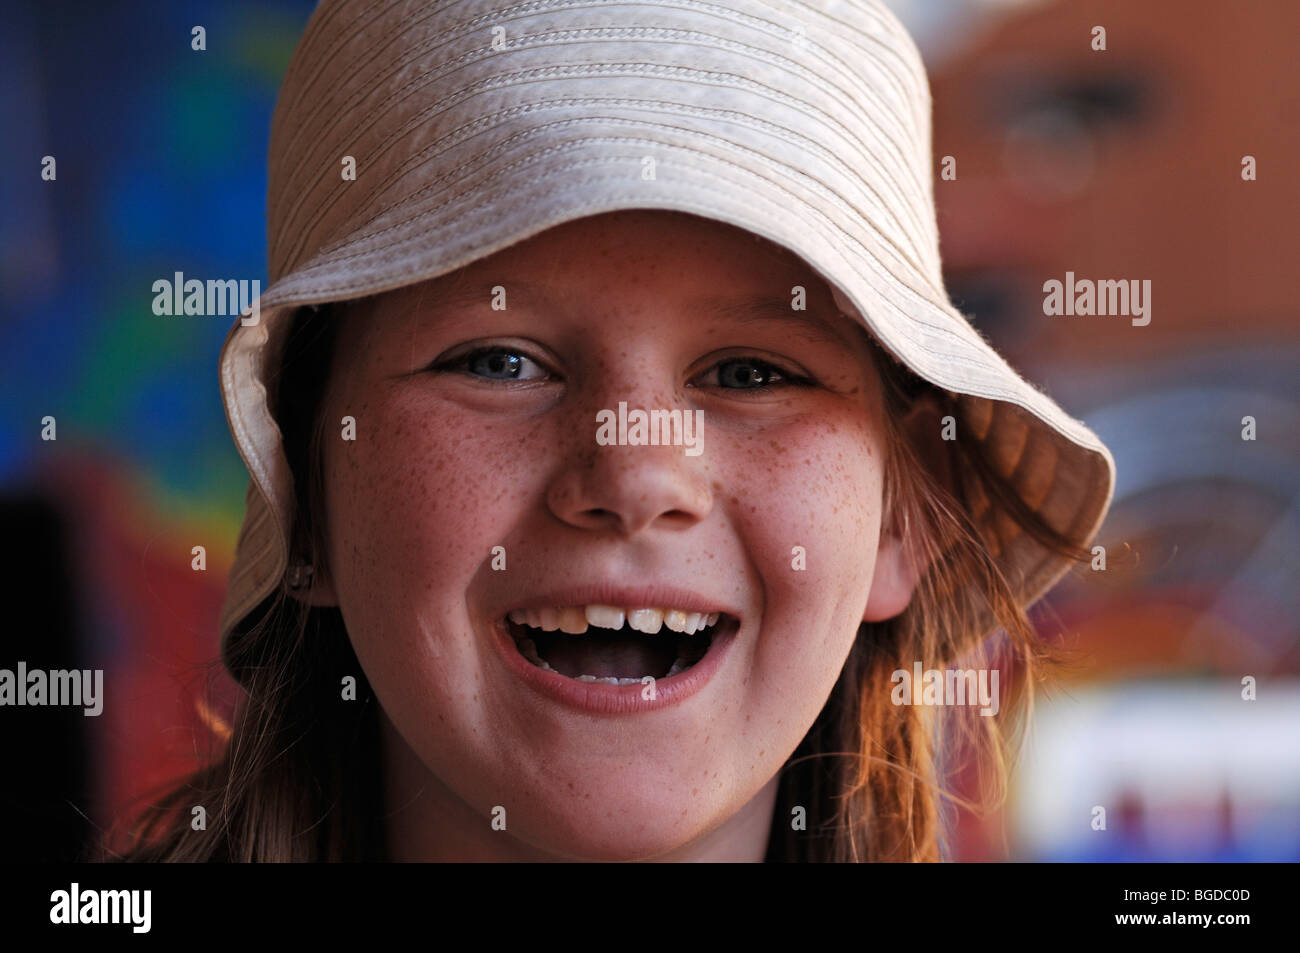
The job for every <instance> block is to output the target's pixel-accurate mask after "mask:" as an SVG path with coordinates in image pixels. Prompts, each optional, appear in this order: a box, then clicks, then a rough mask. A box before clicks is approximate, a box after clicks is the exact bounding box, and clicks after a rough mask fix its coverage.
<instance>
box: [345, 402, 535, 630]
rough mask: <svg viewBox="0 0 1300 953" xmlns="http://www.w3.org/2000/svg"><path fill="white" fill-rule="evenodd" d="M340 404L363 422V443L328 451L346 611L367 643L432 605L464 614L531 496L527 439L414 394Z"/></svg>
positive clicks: (358, 434) (360, 437)
mask: <svg viewBox="0 0 1300 953" xmlns="http://www.w3.org/2000/svg"><path fill="white" fill-rule="evenodd" d="M352 408H355V409H352ZM336 409H337V414H336V415H334V417H333V419H335V420H338V419H339V418H340V417H341V416H342V415H343V414H351V415H352V416H354V417H356V420H357V428H356V440H355V441H343V440H337V441H335V442H334V444H333V445H332V446H330V447H328V448H327V449H326V453H325V464H326V486H327V493H326V496H327V502H328V516H327V519H328V524H329V527H330V557H331V569H332V570H333V574H334V576H335V579H334V582H335V586H336V592H337V595H338V597H339V601H340V603H341V604H342V606H343V607H344V609H345V616H347V617H348V619H349V622H351V621H354V620H355V621H356V622H358V623H360V624H359V625H358V626H357V627H356V628H355V629H353V631H354V633H356V634H359V635H361V636H362V637H364V633H366V632H368V631H371V627H370V626H369V625H367V624H366V623H367V622H368V621H377V622H378V623H379V624H380V625H381V627H386V626H384V625H383V623H384V622H385V621H386V620H391V621H392V622H394V623H408V622H410V621H411V620H412V618H413V616H414V614H415V613H417V612H418V611H420V607H422V606H424V607H428V608H427V609H426V610H425V611H429V612H438V611H444V610H445V611H451V610H452V609H454V608H456V607H458V606H459V607H463V605H464V596H465V592H466V587H467V585H468V583H469V581H470V580H471V579H472V578H473V576H474V574H475V573H477V572H479V571H481V570H482V569H483V567H484V566H485V564H487V563H488V561H489V560H490V559H491V550H492V547H493V546H495V545H497V544H499V543H502V542H503V540H502V539H500V538H498V533H497V532H496V525H497V524H499V523H502V522H503V521H504V520H506V519H508V516H509V509H510V507H511V506H512V505H513V504H512V501H516V500H520V499H523V498H525V494H524V493H523V491H522V485H521V484H522V482H524V481H526V480H527V468H521V467H520V466H519V459H518V450H517V448H518V445H519V443H518V437H519V435H518V434H513V435H510V436H507V435H506V434H504V433H497V432H496V431H495V428H494V426H493V425H492V424H485V423H484V422H483V420H482V419H481V418H478V419H475V420H474V421H473V422H472V424H471V423H470V422H469V421H467V420H462V419H461V418H460V417H458V416H457V415H455V414H454V413H451V414H448V413H439V412H438V410H436V409H434V408H432V407H431V406H429V403H428V402H427V401H426V400H421V399H420V397H419V395H418V394H411V393H407V394H396V393H390V394H383V393H381V394H380V395H379V396H377V397H371V398H368V399H366V400H357V401H355V402H353V403H351V404H349V405H345V404H344V403H342V402H340V403H339V404H337V405H336ZM380 614H382V615H383V616H384V617H385V618H379V615H380ZM372 616H373V617H374V618H373V619H372V618H370V617H372ZM425 621H426V622H433V621H434V620H432V619H430V620H425ZM349 628H350V629H352V627H351V626H349ZM399 628H403V629H406V628H407V627H406V626H399ZM439 628H441V627H439Z"/></svg>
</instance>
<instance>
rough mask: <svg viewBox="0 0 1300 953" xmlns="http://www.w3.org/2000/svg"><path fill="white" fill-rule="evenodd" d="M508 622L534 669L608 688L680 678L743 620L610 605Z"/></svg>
mask: <svg viewBox="0 0 1300 953" xmlns="http://www.w3.org/2000/svg"><path fill="white" fill-rule="evenodd" d="M507 620H508V623H509V630H510V635H511V636H512V637H513V638H514V640H515V645H516V646H517V647H518V649H519V654H520V655H522V656H523V657H524V658H526V659H527V660H528V661H529V662H531V663H532V664H533V665H535V666H537V667H538V668H540V669H543V670H545V671H548V672H555V673H556V674H558V675H563V676H565V677H566V678H572V679H575V680H577V681H580V682H599V683H602V684H606V685H634V684H640V683H641V682H642V680H643V679H645V678H646V677H647V676H649V677H651V678H655V679H664V678H671V677H673V676H674V675H680V674H681V673H682V672H685V671H687V670H688V669H690V668H691V667H692V666H693V665H695V664H696V663H697V662H699V661H700V659H702V658H704V656H705V655H706V654H707V653H708V651H709V647H710V646H711V645H713V640H714V636H715V635H717V634H718V633H719V632H721V631H730V630H731V629H732V628H734V626H735V625H736V622H737V620H736V619H734V618H733V617H732V616H729V615H727V614H726V613H725V612H722V613H719V612H711V613H704V612H689V611H685V610H680V609H643V608H619V607H617V606H605V605H588V606H578V607H569V608H563V609H514V610H512V611H511V612H510V613H509V614H508V615H507Z"/></svg>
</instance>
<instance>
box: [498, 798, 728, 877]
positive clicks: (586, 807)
mask: <svg viewBox="0 0 1300 953" xmlns="http://www.w3.org/2000/svg"><path fill="white" fill-rule="evenodd" d="M694 801H695V799H693V798H686V799H684V800H683V799H677V798H672V799H666V798H663V797H655V796H654V795H651V796H649V797H645V798H634V797H633V798H629V797H619V798H618V799H615V798H612V797H611V798H609V799H604V798H601V796H600V795H599V794H596V793H593V794H592V796H591V799H590V800H587V799H585V798H583V799H581V802H580V805H579V804H575V802H574V801H572V800H570V801H566V802H565V803H562V804H555V805H553V807H554V810H553V811H551V810H547V807H548V805H542V804H537V803H533V804H532V805H530V807H529V810H528V813H527V816H525V817H523V818H520V826H519V827H518V828H517V829H516V830H514V833H515V836H517V837H519V838H520V839H521V840H525V841H527V842H529V843H530V844H532V845H533V846H535V847H538V848H540V849H541V850H544V851H546V852H547V853H550V854H554V855H556V856H558V857H562V858H566V859H569V860H589V861H637V860H652V859H654V858H656V857H661V856H663V855H665V854H669V853H670V852H672V851H674V850H676V849H678V848H681V847H684V846H686V845H687V844H689V843H690V842H691V841H692V840H693V839H694V838H696V837H698V836H699V835H700V834H701V833H702V832H703V831H704V830H706V829H707V821H708V818H707V817H705V816H704V814H705V812H704V811H703V808H704V805H701V804H699V803H694ZM575 807H576V808H577V809H576V810H575Z"/></svg>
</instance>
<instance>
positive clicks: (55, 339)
mask: <svg viewBox="0 0 1300 953" xmlns="http://www.w3.org/2000/svg"><path fill="white" fill-rule="evenodd" d="M890 5H891V6H892V8H893V9H894V10H895V12H897V13H898V14H899V15H900V17H901V18H902V19H903V20H904V21H905V22H906V23H907V24H908V26H909V28H910V29H911V30H912V31H913V33H914V35H915V36H916V38H917V41H918V44H919V45H920V46H921V48H922V53H923V55H924V57H925V59H926V62H927V67H928V69H929V70H930V75H931V83H932V89H933V97H934V122H935V127H934V155H935V176H936V180H935V195H936V200H937V203H938V208H939V224H940V231H941V235H942V252H943V258H944V262H945V273H946V277H947V280H948V283H949V289H950V291H951V293H952V296H953V298H954V300H955V301H956V303H957V304H958V306H959V307H960V308H961V309H962V310H963V311H964V312H965V313H966V314H968V315H970V316H971V317H972V319H973V320H974V321H975V323H976V325H977V326H978V327H979V328H980V330H981V331H982V332H983V333H984V334H985V335H986V336H987V337H988V338H989V339H990V340H991V341H992V342H993V344H994V345H995V346H996V347H998V348H999V349H1000V350H1001V351H1002V353H1003V354H1004V355H1006V357H1007V358H1008V360H1009V361H1010V362H1011V363H1012V364H1013V365H1014V366H1015V367H1017V369H1019V370H1020V371H1021V372H1022V373H1024V374H1025V375H1027V376H1028V377H1029V378H1031V379H1032V380H1034V381H1035V382H1036V383H1038V384H1040V385H1041V386H1042V387H1043V389H1044V390H1045V391H1046V392H1047V393H1048V394H1049V395H1051V396H1052V397H1053V398H1055V399H1056V400H1058V401H1059V402H1060V403H1062V404H1063V405H1064V406H1065V407H1066V408H1067V409H1068V410H1069V411H1070V412H1071V413H1073V414H1074V415H1075V416H1078V417H1079V418H1081V419H1083V420H1084V421H1086V422H1087V423H1088V424H1089V425H1090V426H1091V427H1092V428H1093V429H1094V430H1095V431H1096V432H1097V433H1098V434H1099V435H1100V436H1101V437H1102V439H1103V440H1105V441H1106V442H1107V444H1108V445H1109V446H1110V447H1111V449H1112V451H1113V453H1114V455H1115V458H1116V461H1117V464H1118V468H1119V483H1118V486H1117V490H1116V497H1115V503H1114V506H1113V509H1112V511H1111V515H1110V517H1109V519H1108V520H1107V523H1106V525H1105V527H1104V528H1103V530H1102V533H1101V535H1100V537H1099V539H1098V543H1100V544H1101V545H1104V546H1105V547H1106V550H1107V555H1108V559H1107V569H1106V570H1105V571H1101V572H1094V571H1091V570H1089V569H1087V568H1086V567H1085V568H1084V569H1082V570H1081V571H1079V572H1076V573H1073V574H1072V575H1071V576H1070V577H1069V578H1068V579H1067V580H1066V581H1065V582H1063V583H1062V584H1061V585H1060V586H1059V587H1058V588H1057V589H1056V590H1054V592H1053V594H1052V596H1050V597H1049V598H1048V599H1047V600H1045V601H1044V603H1042V604H1040V606H1039V607H1038V608H1037V609H1036V611H1035V621H1036V622H1037V623H1038V624H1039V626H1040V628H1041V630H1042V631H1043V633H1044V634H1045V635H1049V636H1050V637H1051V638H1053V639H1054V640H1055V641H1057V643H1058V644H1060V645H1061V646H1062V647H1063V648H1064V649H1067V650H1069V651H1070V652H1072V653H1074V655H1075V657H1076V658H1077V661H1076V663H1075V664H1074V665H1072V666H1071V668H1070V669H1069V671H1068V672H1067V673H1066V674H1065V677H1064V680H1063V681H1062V682H1061V683H1059V684H1058V685H1057V686H1056V688H1054V689H1053V690H1052V691H1051V692H1049V693H1048V695H1047V696H1046V697H1043V696H1042V695H1041V694H1040V695H1039V697H1038V698H1037V702H1036V706H1035V711H1034V722H1033V725H1034V727H1033V731H1032V733H1031V734H1030V736H1029V738H1028V741H1027V742H1026V745H1025V747H1024V750H1023V753H1022V756H1021V758H1020V760H1019V761H1018V762H1017V767H1016V770H1015V773H1014V775H1013V778H1012V786H1011V790H1010V792H1009V796H1008V798H1007V801H1006V804H1005V806H1004V807H1003V809H1001V810H999V811H997V812H995V813H993V814H991V815H988V816H984V817H979V816H975V815H973V814H970V813H967V812H957V813H956V814H955V815H954V817H953V823H952V831H951V837H950V844H949V850H948V852H949V855H950V856H951V857H952V858H953V859H956V860H1002V859H1023V860H1194V859H1206V860H1213V859H1233V860H1292V861H1294V860H1300V649H1298V648H1297V645H1298V640H1297V636H1298V635H1300V622H1298V621H1297V620H1298V619H1300V586H1298V585H1297V579H1298V577H1300V572H1298V569H1300V385H1298V383H1297V381H1298V380H1300V374H1298V372H1297V367H1298V365H1300V361H1298V360H1297V358H1298V357H1300V305H1297V303H1296V300H1295V295H1294V294H1293V291H1292V285H1293V283H1294V281H1295V279H1296V277H1297V272H1298V271H1300V269H1297V266H1296V262H1297V250H1298V249H1300V225H1297V223H1296V218H1297V213H1300V180H1298V178H1297V176H1298V175H1300V66H1298V65H1297V61H1296V58H1295V40H1296V37H1297V36H1300V4H1296V3H1294V2H1291V0H1240V2H1238V3H1234V4H1221V3H1218V2H1213V0H1194V2H1177V0H1167V2H1163V0H1149V2H1144V3H1132V2H1130V0H965V2H962V0H928V2H927V0H892V2H891V3H890ZM313 6H314V4H313V3H312V2H309V0H259V2H256V3H253V2H247V3H236V2H211V3H199V2H188V0H176V2H170V3H167V4H127V3H114V2H100V3H79V2H62V3H59V4H49V3H36V2H14V0H7V2H5V3H4V5H3V10H4V23H5V29H4V30H3V31H0V74H2V75H3V82H2V83H0V130H3V141H4V143H5V147H4V148H3V149H0V208H2V209H3V213H2V214H0V367H2V368H3V374H2V376H0V379H2V380H3V393H4V410H3V413H2V414H0V532H3V534H4V536H5V537H6V538H8V539H10V540H13V541H16V542H17V545H14V546H10V547H8V548H7V549H6V550H5V552H4V555H3V556H2V557H0V559H3V572H2V573H0V580H3V586H4V588H5V594H6V596H7V603H8V604H9V605H10V606H12V607H14V608H13V612H12V619H13V621H12V622H11V624H10V625H9V626H8V627H7V631H6V634H5V637H4V640H3V646H2V648H0V667H3V668H10V669H12V668H14V667H15V665H16V663H17V661H18V660H20V659H21V660H24V661H26V663H27V665H28V667H29V668H44V669H57V668H102V669H104V672H105V676H104V679H105V684H106V686H108V687H107V689H106V691H107V692H111V698H110V702H111V703H110V704H107V705H105V707H104V712H103V714H102V715H101V716H99V717H97V718H87V717H84V716H83V715H82V713H81V710H80V709H31V708H24V709H17V708H7V709H5V710H4V711H3V712H0V751H4V752H5V753H6V755H5V756H6V759H7V761H8V763H7V765H6V767H7V768H14V767H16V766H19V765H21V766H24V767H23V769H22V770H21V772H19V771H13V770H11V771H7V772H6V773H7V775H8V777H9V778H11V779H12V778H13V777H14V776H15V775H16V774H21V775H22V777H23V780H22V782H21V783H19V784H15V783H13V782H12V780H11V781H10V782H9V783H6V784H5V785H4V786H3V788H4V789H3V790H0V812H3V816H5V817H6V818H7V820H8V821H9V822H10V823H9V829H10V830H11V831H12V832H13V834H12V835H10V836H6V838H4V839H3V842H2V843H3V845H4V846H3V847H0V852H2V853H0V859H7V860H12V859H47V860H54V859H72V858H75V857H77V856H78V853H79V851H80V850H81V849H82V848H83V846H84V845H85V844H86V843H87V842H88V840H89V839H90V838H91V837H93V836H94V835H95V834H96V833H97V832H98V831H100V830H102V829H103V828H104V827H106V826H108V825H109V824H110V823H111V822H112V821H113V819H114V818H116V817H119V816H121V814H122V813H123V811H124V810H125V809H126V806H127V805H128V804H129V803H130V801H131V799H132V798H136V797H139V796H141V795H143V794H144V793H146V792H147V791H149V790H151V789H153V788H155V787H156V786H157V785H159V784H161V783H163V782H166V781H168V780H170V779H173V778H176V777H178V776H179V775H181V774H183V773H185V772H186V771H187V770H190V769H191V768H193V767H194V766H196V765H197V763H198V761H199V759H200V758H201V757H202V755H203V754H204V753H205V752H206V751H207V750H208V748H209V745H210V744H211V743H212V740H213V739H214V738H220V737H221V736H222V735H223V733H224V732H225V731H226V730H227V729H226V725H227V724H228V721H229V717H230V713H231V709H232V705H233V702H234V699H235V697H236V694H237V692H236V690H235V688H234V686H233V683H231V682H230V680H229V679H228V678H227V677H226V676H225V675H224V673H222V672H221V670H220V668H219V666H217V665H215V664H214V661H215V658H216V653H217V641H216V638H217V616H218V612H219V608H220V604H221V598H222V594H223V592H224V586H225V576H226V571H227V569H228V567H229V563H230V558H231V555H232V553H233V548H234V541H235V538H236V535H237V532H238V528H239V521H240V518H241V516H242V513H243V495H244V488H245V485H246V481H247V475H246V473H245V471H244V469H243V465H242V463H241V461H240V459H239V456H238V454H237V453H236V451H235V448H234V444H233V442H232V441H231V439H230V436H229V433H228V430H227V427H226V421H225V417H224V414H223V411H222V407H221V402H220V397H219V393H218V389H217V377H216V362H217V355H218V352H219V350H220V347H221V343H222V341H223V340H224V338H225V334H226V331H227V329H228V327H229V324H230V323H231V322H230V320H229V319H226V318H213V317H193V316H191V317H159V316H156V315H154V314H153V311H152V307H151V305H152V301H153V292H152V283H153V282H154V281H155V280H156V279H158V278H160V277H170V276H171V275H172V274H173V273H174V272H176V271H182V272H184V273H186V274H187V275H192V276H202V277H231V278H258V279H260V280H261V281H262V282H263V285H264V286H265V279H266V262H265V188H266V170H265V161H266V148H267V135H268V131H269V123H270V116H271V110H272V107H273V105H274V101H275V94H276V90H277V88H278V85H279V82H280V78H281V75H282V74H283V71H284V68H285V66H286V65H287V63H288V59H289V56H290V54H291V52H292V50H293V46H294V44H295V43H296V41H297V38H298V35H299V34H300V32H301V30H302V27H303V26H304V24H305V23H306V21H307V18H308V16H309V15H310V12H311V9H312V7H313ZM195 25H202V26H204V28H205V30H206V46H207V49H206V50H205V51H203V52H198V51H194V50H192V49H191V29H192V28H193V27H194V26H195ZM1097 25H1101V26H1104V27H1105V31H1106V49H1105V50H1104V51H1097V50H1094V49H1093V48H1092V44H1093V36H1094V34H1093V28H1094V27H1095V26H1097ZM47 155H52V156H54V157H55V159H56V162H57V166H56V174H57V178H56V180H55V181H53V182H49V181H43V180H42V178H41V175H40V172H41V162H42V157H44V156H47ZM945 156H951V157H952V159H953V163H952V164H950V166H951V167H952V168H953V169H955V173H956V175H955V178H948V179H944V178H940V177H939V174H940V172H941V171H942V167H943V157H945ZM1246 156H1252V157H1254V160H1255V162H1254V165H1255V178H1254V179H1253V180H1247V179H1243V176H1242V170H1243V158H1244V157H1246ZM1067 271H1069V272H1074V274H1075V275H1076V276H1077V277H1079V278H1093V279H1106V278H1111V279H1138V280H1149V281H1150V282H1151V289H1152V291H1151V312H1150V313H1151V321H1150V324H1148V325H1147V326H1144V327H1143V326H1134V325H1132V324H1131V322H1130V321H1129V320H1128V319H1127V318H1117V317H1064V316H1045V315H1044V314H1043V291H1042V286H1043V282H1044V281H1047V280H1049V279H1052V278H1055V279H1057V280H1064V278H1065V274H1066V272H1067ZM1246 416H1250V417H1253V418H1254V420H1255V428H1256V435H1255V439H1254V440H1244V439H1243V438H1242V429H1243V424H1242V418H1243V417H1246ZM47 417H53V418H54V419H55V426H56V428H57V429H56V431H55V432H56V435H57V439H55V440H47V439H42V431H43V430H46V431H48V428H47V427H46V425H45V424H44V423H43V419H44V418H47ZM196 546H202V547H204V550H205V554H206V568H205V569H203V570H196V569H194V568H193V564H194V559H195V557H194V555H193V551H194V547H196ZM1246 677H1250V678H1252V679H1253V680H1254V684H1255V691H1256V695H1257V697H1256V700H1254V701H1245V700H1243V698H1242V692H1243V684H1242V680H1243V679H1244V678H1246ZM1005 682H1006V679H1005V678H1004V687H1005ZM1006 690H1009V687H1006ZM959 754H960V753H959V752H955V753H954V763H957V762H959V761H960V757H958V755H959ZM952 783H953V785H954V788H955V789H956V790H957V791H958V792H962V791H967V792H968V793H969V790H970V789H971V787H970V786H971V785H972V784H973V780H972V779H971V778H970V777H967V775H966V773H957V774H956V775H955V776H954V778H953V780H952ZM1098 807H1102V808H1104V809H1105V812H1106V827H1105V829H1104V830H1095V829H1094V826H1095V820H1094V818H1095V817H1096V816H1097V815H1096V808H1098Z"/></svg>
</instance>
